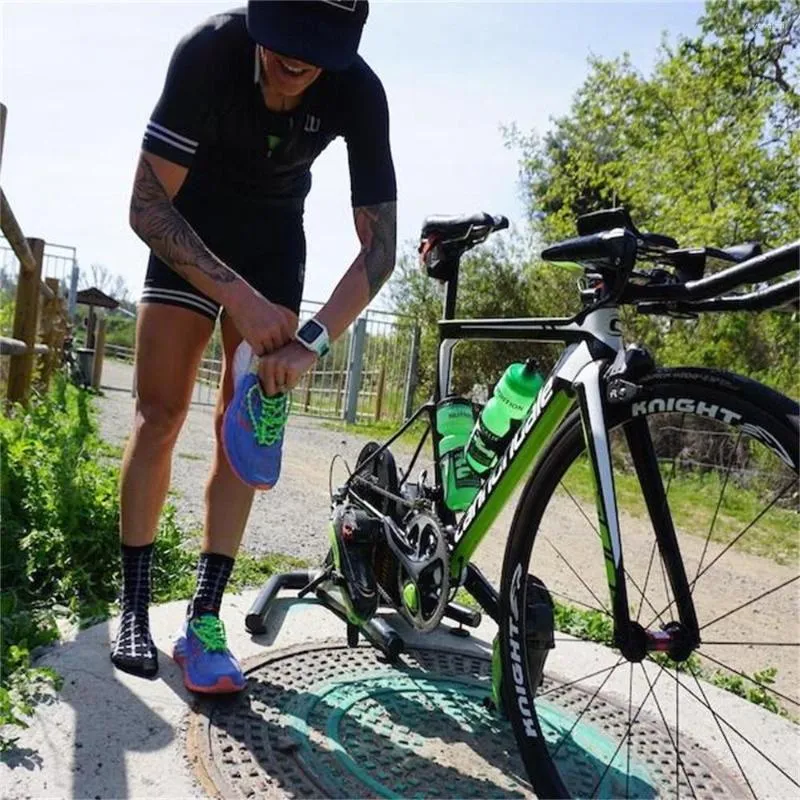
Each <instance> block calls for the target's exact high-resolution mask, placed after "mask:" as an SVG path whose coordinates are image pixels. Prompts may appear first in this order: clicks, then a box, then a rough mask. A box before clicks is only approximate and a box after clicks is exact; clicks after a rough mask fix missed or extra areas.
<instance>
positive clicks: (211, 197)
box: [142, 9, 396, 319]
mask: <svg viewBox="0 0 800 800" xmlns="http://www.w3.org/2000/svg"><path fill="white" fill-rule="evenodd" d="M337 136H343V137H344V139H345V142H346V144H347V152H348V162H349V167H350V188H351V199H352V204H353V207H359V206H371V205H376V204H378V203H385V202H390V201H394V200H395V199H396V183H395V175H394V166H393V164H392V157H391V151H390V147H389V113H388V108H387V104H386V95H385V93H384V90H383V86H382V84H381V82H380V80H379V79H378V77H377V75H375V73H374V72H373V71H372V70H371V69H370V68H369V66H368V65H367V64H366V62H365V61H364V60H363V59H362V58H360V57H358V58H356V61H355V63H354V64H353V65H352V66H351V67H350V68H349V69H347V70H345V71H343V72H323V73H322V74H321V75H320V76H319V78H317V80H316V81H315V82H314V83H313V84H311V86H310V87H309V88H308V89H307V90H306V91H305V92H304V94H303V97H302V101H301V103H300V105H299V106H298V107H297V108H295V109H294V110H292V111H290V112H285V113H277V112H273V111H270V110H269V109H268V108H267V107H266V104H265V103H264V99H263V95H262V91H261V73H260V59H259V58H258V53H257V49H256V45H255V43H254V42H253V41H252V39H250V37H249V35H248V33H247V30H246V27H245V14H244V9H239V10H235V11H231V12H229V13H226V14H220V15H216V16H214V17H211V18H210V19H209V20H207V21H206V22H205V23H203V24H202V25H200V26H199V27H198V28H197V29H195V30H194V31H192V32H191V33H190V34H189V35H188V36H186V37H185V38H184V39H183V40H182V41H181V42H180V43H179V44H178V47H177V48H176V50H175V52H174V54H173V56H172V61H171V62H170V65H169V70H168V72H167V79H166V83H165V86H164V90H163V92H162V94H161V97H160V99H159V101H158V104H157V105H156V107H155V110H154V111H153V115H152V117H151V119H150V122H149V123H148V125H147V129H146V131H145V136H144V143H143V145H142V146H143V149H144V150H145V151H146V152H148V153H152V154H154V155H157V156H161V157H163V158H165V159H167V160H169V161H172V162H174V163H176V164H180V165H182V166H184V167H187V168H188V170H189V172H188V174H187V176H186V180H185V181H184V183H183V185H182V186H181V189H180V191H179V192H178V194H177V195H176V196H175V198H174V200H173V202H174V205H175V207H176V209H177V210H178V211H179V212H180V213H181V214H182V215H183V216H184V217H185V219H186V220H187V221H188V222H189V223H190V224H191V225H192V227H193V228H194V229H195V230H196V231H197V233H198V234H199V236H200V237H201V238H202V240H203V242H204V243H205V244H206V246H207V247H208V248H209V249H210V250H211V251H212V252H213V253H214V254H215V255H216V256H217V257H218V258H220V259H222V261H223V262H224V263H225V264H227V265H228V266H229V267H230V268H231V269H233V270H234V271H235V272H236V273H237V274H239V275H240V276H241V277H242V278H244V279H245V280H246V281H247V282H248V283H249V284H250V285H251V286H253V287H254V288H255V289H256V290H258V291H259V292H261V294H263V295H264V296H265V297H266V298H267V299H269V300H271V301H272V302H275V303H280V304H281V305H283V306H286V307H287V308H290V309H291V310H293V311H294V312H295V313H296V312H297V311H298V310H299V308H300V300H301V298H302V292H303V279H304V273H305V249H306V247H305V234H304V231H303V206H304V202H305V198H306V196H307V194H308V192H309V190H310V188H311V164H312V163H313V161H314V159H316V157H317V156H318V155H319V154H320V153H321V152H322V151H323V150H324V149H325V147H327V145H328V144H329V143H330V142H331V141H333V139H335V138H336V137H337ZM142 302H145V303H166V304H169V305H178V306H182V307H184V308H187V309H191V310H193V311H196V312H198V313H200V314H205V315H206V316H208V317H210V318H211V319H215V318H216V316H217V314H218V312H219V305H218V304H217V303H216V302H215V301H214V300H212V299H211V298H210V297H208V296H207V295H205V294H203V293H202V292H200V291H199V290H198V289H196V288H195V287H194V286H192V284H190V283H189V282H188V281H186V280H184V279H183V278H182V277H181V276H180V275H178V273H177V272H175V271H173V270H172V269H170V268H169V267H168V266H167V265H166V264H165V263H163V262H162V261H161V260H160V259H158V258H157V257H156V256H155V254H151V255H150V261H149V263H148V268H147V276H146V278H145V287H144V291H143V293H142Z"/></svg>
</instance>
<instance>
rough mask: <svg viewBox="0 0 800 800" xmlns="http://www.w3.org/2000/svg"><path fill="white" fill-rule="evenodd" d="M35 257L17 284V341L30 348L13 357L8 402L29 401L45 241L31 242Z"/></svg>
mask: <svg viewBox="0 0 800 800" xmlns="http://www.w3.org/2000/svg"><path fill="white" fill-rule="evenodd" d="M27 242H28V247H29V248H30V251H31V253H32V254H33V269H32V270H30V271H26V270H24V269H20V271H19V279H18V283H17V299H16V306H15V308H14V334H13V336H14V338H15V339H21V340H22V341H23V342H25V344H27V345H28V352H27V353H25V354H24V355H19V356H11V364H10V365H9V370H8V402H9V403H17V402H20V403H23V404H26V403H27V402H28V397H29V396H30V390H31V375H32V373H33V359H34V352H33V346H34V344H36V333H37V331H38V329H39V295H40V293H41V289H40V283H41V278H42V260H43V259H44V239H28V240H27Z"/></svg>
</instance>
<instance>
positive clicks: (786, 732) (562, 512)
mask: <svg viewBox="0 0 800 800" xmlns="http://www.w3.org/2000/svg"><path fill="white" fill-rule="evenodd" d="M670 376H671V373H670V372H669V371H664V372H663V373H662V375H661V380H660V381H658V382H657V383H656V382H654V383H653V385H652V386H650V387H649V388H648V391H647V394H646V396H645V400H642V401H640V403H639V405H638V406H637V405H636V403H635V402H634V404H632V405H631V406H628V407H625V408H620V407H617V408H616V409H615V408H614V407H612V408H611V410H610V412H609V417H610V418H609V422H610V427H611V428H612V434H611V447H612V463H613V468H614V479H615V485H616V495H617V502H618V506H619V511H620V528H621V535H622V548H623V559H624V566H625V575H626V581H627V592H628V601H629V611H630V619H631V620H635V621H638V622H639V624H641V625H642V626H644V627H645V628H647V629H649V630H654V631H659V630H661V629H663V628H664V627H665V626H666V625H667V624H669V623H673V624H674V623H675V622H679V619H678V613H677V609H676V604H675V598H674V597H673V596H672V591H671V586H670V582H669V577H668V571H667V570H666V569H665V566H664V561H663V559H662V556H661V552H660V550H659V547H658V545H657V543H656V541H655V536H654V533H653V526H652V523H651V521H650V518H649V515H648V512H647V509H646V506H645V503H644V499H643V496H642V491H641V488H640V486H639V485H638V481H637V479H636V475H635V472H634V470H633V465H632V458H631V455H630V451H629V450H628V447H627V444H626V439H625V436H624V427H623V426H624V424H625V423H626V422H627V421H628V420H630V419H632V418H633V417H634V416H637V417H640V418H644V419H645V420H646V424H647V427H648V430H649V432H650V436H651V438H652V440H653V444H654V447H655V450H656V455H657V458H658V462H659V468H660V474H661V479H662V484H663V486H664V490H665V493H666V496H667V502H668V504H669V509H670V513H671V514H672V518H673V521H674V524H675V529H676V534H677V539H678V545H679V548H680V551H681V556H682V560H683V564H684V568H685V571H686V573H687V579H688V581H689V586H690V591H691V596H692V600H693V602H694V605H695V610H696V613H697V618H698V623H699V627H700V636H701V644H700V645H699V647H698V648H696V649H695V651H694V652H692V653H691V655H690V656H689V657H688V659H686V660H683V661H681V662H680V663H677V662H675V661H672V660H671V659H670V658H669V657H668V656H667V655H666V654H664V653H653V652H651V653H650V654H648V656H647V657H646V658H645V660H644V661H642V662H641V663H631V662H629V661H628V660H627V659H625V658H624V657H622V655H621V654H620V653H619V651H618V650H616V649H615V648H614V647H613V645H612V642H613V639H612V634H613V620H612V619H611V617H610V615H609V613H608V611H609V609H610V603H609V597H608V585H607V575H606V571H605V565H604V562H603V558H602V548H601V543H600V540H599V533H598V527H597V522H596V520H597V514H596V508H595V504H594V497H593V492H592V485H591V477H590V466H589V464H588V462H587V460H586V457H585V455H584V450H583V440H582V434H581V432H580V428H579V425H578V424H577V422H576V423H575V426H574V427H573V428H572V429H571V430H570V431H569V432H566V433H565V434H563V435H562V436H561V437H560V438H559V439H558V440H557V441H556V442H555V443H554V445H553V447H552V448H551V450H550V451H549V452H548V454H546V456H545V459H546V460H545V462H543V464H542V467H541V468H540V470H539V471H538V472H537V475H535V476H534V478H533V480H532V482H531V483H530V484H529V487H528V490H527V491H526V493H525V494H524V495H523V498H522V500H521V502H520V508H519V509H518V512H517V518H516V520H515V524H514V528H513V530H512V538H511V540H510V542H509V548H508V550H507V554H506V564H505V566H504V589H505V591H506V593H507V592H508V591H509V586H510V585H511V581H510V576H511V574H512V573H513V565H514V564H515V563H516V564H518V565H521V566H522V574H526V573H527V574H531V575H536V577H537V578H539V579H540V580H542V581H543V582H544V584H545V585H546V586H547V588H548V590H549V591H550V593H551V595H552V597H553V600H554V602H555V607H556V611H555V622H556V632H555V634H554V638H555V645H556V647H555V649H554V650H553V651H551V653H550V655H549V658H548V661H547V665H546V668H545V671H546V674H548V675H550V676H553V677H556V678H557V679H558V680H567V681H568V682H569V683H571V684H573V685H575V686H579V687H581V689H582V690H583V692H584V694H583V699H584V700H583V703H582V704H580V703H578V704H576V706H575V708H574V711H575V722H574V729H573V730H572V731H570V730H567V731H566V732H563V731H562V732H561V733H560V734H559V735H558V736H555V735H553V734H552V732H548V731H547V730H546V725H544V724H542V722H541V714H539V723H540V726H539V733H540V735H539V737H538V738H537V739H536V740H535V741H534V740H530V739H529V740H527V741H525V738H524V735H523V736H522V737H521V736H520V732H522V733H523V734H524V725H522V724H521V722H524V721H523V720H519V719H518V720H517V725H516V728H517V738H518V741H519V740H520V739H521V738H522V739H523V742H524V743H525V746H524V747H523V748H522V749H523V751H524V750H525V749H526V748H527V750H528V758H526V764H527V766H528V770H529V773H531V771H532V768H533V769H534V770H535V767H534V765H536V768H538V771H539V772H540V774H541V775H544V776H549V778H541V783H540V784H539V785H537V787H536V788H537V791H539V792H540V793H542V794H553V795H557V794H564V795H567V796H569V795H574V794H575V788H574V787H573V788H571V787H570V785H569V784H570V780H571V778H570V776H569V774H568V771H567V770H565V768H564V766H563V765H561V764H559V763H558V762H559V758H560V757H561V754H562V753H563V751H564V748H567V747H570V746H574V739H575V731H578V730H581V728H582V726H584V725H585V724H587V723H586V721H587V720H590V719H591V717H592V714H593V711H594V706H595V705H596V704H597V703H599V702H602V701H603V700H604V699H607V700H609V701H613V702H614V703H615V704H616V705H617V706H618V707H624V709H625V712H626V713H625V719H624V720H622V721H621V723H620V726H619V728H618V730H617V746H616V747H615V752H613V753H610V754H609V753H606V758H607V764H606V765H605V768H604V770H601V771H600V773H599V775H598V777H597V780H596V781H595V785H594V786H593V787H592V791H591V792H590V793H588V795H587V793H586V790H585V788H584V787H581V789H580V790H578V791H579V792H580V795H581V796H608V787H607V776H608V775H609V774H611V773H614V774H617V778H619V774H620V773H622V774H623V775H625V778H626V780H624V781H623V782H622V783H621V784H620V782H619V780H618V779H617V780H616V782H615V784H614V786H615V792H616V793H617V794H620V795H621V796H629V797H635V796H641V791H642V787H643V784H642V782H641V779H642V776H641V775H639V776H638V780H637V781H634V780H633V777H634V776H632V775H631V774H630V773H629V772H626V770H627V764H628V762H629V760H630V758H631V755H630V754H631V753H633V754H637V753H638V752H639V751H640V748H642V747H644V745H643V743H642V742H643V737H644V730H645V729H646V728H647V726H653V725H654V726H656V727H658V729H659V730H660V731H661V733H662V734H663V735H665V736H667V737H668V738H669V740H670V741H671V743H672V750H673V752H672V757H671V759H670V760H669V761H670V763H669V764H661V765H660V767H661V769H662V771H663V770H666V772H667V773H668V775H669V776H670V778H671V789H670V790H669V791H667V790H666V789H665V788H664V784H663V782H662V783H659V784H658V786H659V787H660V788H659V790H658V792H657V794H658V795H664V794H671V795H672V796H676V795H677V796H680V795H682V796H686V797H701V796H704V795H705V794H706V792H705V787H706V784H707V781H704V779H703V777H702V775H699V774H697V772H696V771H694V770H693V769H692V768H691V766H690V762H691V757H692V752H691V747H695V746H699V747H701V748H703V749H704V751H706V754H707V755H708V756H709V757H710V758H712V759H713V760H714V761H715V763H718V764H719V765H720V766H721V767H722V768H723V769H724V770H725V772H726V774H729V775H731V776H732V780H734V781H735V784H736V790H735V791H734V793H735V794H737V795H741V796H751V797H764V796H794V795H797V794H799V793H800V765H799V764H798V756H797V753H798V752H800V727H798V724H797V721H798V719H800V693H799V692H798V689H797V687H798V686H799V685H800V622H798V617H797V613H796V609H797V605H798V599H799V598H800V594H799V592H800V581H798V578H799V577H800V570H799V569H798V538H800V537H798V536H797V532H798V520H799V519H800V514H799V513H798V483H797V430H796V427H792V424H793V423H792V421H791V419H789V418H787V417H785V416H784V414H783V413H780V412H781V411H783V410H784V406H781V407H780V408H778V407H776V405H775V404H774V403H771V402H766V401H768V400H770V398H771V395H769V396H767V397H766V400H765V398H764V397H759V396H758V395H757V394H756V395H753V394H752V393H751V392H750V391H749V390H748V387H747V386H745V387H743V388H742V390H741V391H739V392H732V393H730V394H721V393H720V392H719V391H718V390H717V388H716V387H712V386H710V385H704V384H703V382H702V380H701V381H693V382H689V381H685V380H681V379H680V378H679V377H678V378H673V380H672V383H671V382H670ZM773 410H774V411H775V412H776V413H775V415H774V416H773V414H771V413H770V412H771V411H773ZM794 425H795V426H796V422H795V423H794ZM525 585H526V582H525V581H524V580H522V581H521V583H520V586H521V588H520V595H524V586H525ZM516 600H517V603H518V604H519V605H521V606H523V607H524V601H523V600H522V597H521V596H520V597H517V598H516ZM513 602H514V601H513V600H512V603H513ZM504 609H505V613H506V614H508V613H510V611H509V604H508V600H507V599H506V603H505V605H504ZM501 624H502V623H501ZM506 646H507V645H506ZM509 678H510V680H511V682H513V681H514V676H513V674H509ZM515 688H516V689H517V691H519V688H518V687H515ZM546 700H547V697H546V694H545V693H544V692H542V691H540V692H539V696H538V698H537V700H536V702H535V703H534V707H535V708H536V709H537V710H538V708H539V707H541V706H542V704H543V703H546ZM579 706H581V707H579ZM516 708H517V706H515V705H514V704H513V703H512V708H511V713H512V717H513V716H514V714H517V716H518V717H519V716H520V714H519V713H517V711H516ZM544 740H546V744H543V741H544ZM689 742H692V744H691V745H690V744H689ZM523 757H525V755H524V753H523ZM531 778H532V780H533V781H534V783H536V779H535V778H534V775H533V774H531ZM548 781H549V782H548ZM652 785H656V784H655V783H654V784H652ZM620 787H621V788H620ZM649 796H654V795H652V794H650V795H649Z"/></svg>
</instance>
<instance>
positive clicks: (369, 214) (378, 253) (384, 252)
mask: <svg viewBox="0 0 800 800" xmlns="http://www.w3.org/2000/svg"><path fill="white" fill-rule="evenodd" d="M353 215H354V217H355V222H356V231H357V232H358V238H359V239H360V240H361V253H360V254H359V257H358V259H357V261H356V263H357V264H359V265H360V268H361V269H363V270H364V273H365V274H366V276H367V284H368V286H369V299H370V300H372V298H373V297H375V295H376V294H377V293H378V290H379V289H380V288H381V286H383V284H384V283H385V282H386V279H387V278H388V277H389V276H390V275H391V274H392V270H393V269H394V261H395V255H396V252H395V251H396V246H397V242H396V240H397V204H396V203H394V202H392V203H379V204H378V205H376V206H360V207H359V208H356V209H354V210H353Z"/></svg>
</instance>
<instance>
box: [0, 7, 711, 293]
mask: <svg viewBox="0 0 800 800" xmlns="http://www.w3.org/2000/svg"><path fill="white" fill-rule="evenodd" d="M234 6H235V4H231V3H227V2H203V3H198V2H188V1H187V2H169V3H167V2H141V1H140V2H105V3H73V2H51V3H43V2H35V1H34V0H24V2H3V0H0V15H1V16H0V54H1V55H0V97H1V98H2V102H3V103H4V104H5V105H6V106H7V107H8V122H7V126H6V138H5V147H4V153H3V163H2V174H1V175H0V181H1V182H2V186H3V189H4V191H5V193H6V196H7V197H8V199H9V201H10V204H11V207H12V209H13V211H14V213H15V215H16V217H17V220H18V221H19V223H20V225H21V227H22V230H23V232H24V233H25V235H26V236H31V237H39V238H43V239H45V240H46V241H48V242H56V243H59V244H63V245H72V246H74V247H76V248H77V257H78V262H79V264H80V265H81V266H82V267H85V268H88V267H89V265H90V264H92V263H101V264H104V265H105V266H106V267H107V268H108V269H109V270H111V272H113V273H116V274H119V275H121V276H122V277H123V278H124V280H125V282H126V284H127V285H128V287H129V289H130V291H131V294H132V296H134V297H137V296H138V294H139V292H140V291H141V286H142V282H143V280H144V273H145V268H146V263H147V249H146V247H145V245H144V244H143V243H142V242H141V241H139V239H138V238H137V237H136V235H135V234H134V233H133V232H132V231H131V230H130V228H129V227H128V204H129V200H130V191H131V185H132V180H133V173H134V169H135V165H136V160H137V158H138V155H139V147H140V144H141V139H142V134H143V131H144V126H145V124H146V123H147V121H148V119H149V117H150V113H151V111H152V109H153V107H154V105H155V103H156V100H157V99H158V96H159V94H160V92H161V87H162V85H163V81H164V76H165V73H166V67H167V64H168V62H169V58H170V56H171V54H172V50H173V48H174V47H175V45H176V43H177V42H178V40H179V39H180V38H181V37H182V36H183V35H184V34H185V33H187V32H188V31H189V30H191V29H192V28H193V27H194V26H195V25H197V24H198V23H199V22H201V21H202V20H203V19H205V18H206V17H208V16H210V15H212V14H214V13H217V12H219V11H224V10H227V9H229V8H232V7H234ZM701 14H702V3H696V2H661V3H650V2H617V3H598V2H580V3H579V2H554V3H539V2H518V3H500V2H483V3H477V2H432V1H430V0H418V2H410V1H409V0H384V2H380V1H379V0H372V3H371V10H370V16H369V21H368V23H367V26H366V29H365V31H364V35H363V38H362V44H361V49H360V53H361V55H363V56H364V58H365V59H366V60H367V62H368V63H369V64H370V65H371V66H372V68H373V69H374V70H375V71H376V72H377V74H378V75H379V76H380V78H381V80H382V81H383V84H384V87H385V89H386V93H387V96H388V99H389V109H390V126H391V134H390V135H391V145H392V151H393V157H394V162H395V169H396V172H397V180H398V241H399V242H400V244H401V246H403V247H410V246H412V245H413V243H415V242H416V241H417V240H418V237H419V230H420V225H421V222H422V220H423V219H424V217H426V216H428V215H430V214H460V213H472V212H476V211H488V212H490V213H495V214H505V215H506V216H508V217H509V218H510V219H511V220H512V222H515V223H517V224H519V225H521V224H522V221H523V219H524V208H523V205H522V202H521V199H520V193H519V185H518V175H517V163H518V157H519V156H518V153H516V152H514V151H512V150H509V149H508V148H506V147H505V145H504V138H503V135H502V132H501V126H502V125H509V124H511V123H516V125H517V126H518V127H519V128H520V129H521V130H522V131H525V132H527V131H530V130H533V129H535V130H536V131H538V132H539V133H544V132H545V131H547V129H548V128H549V126H550V124H551V123H550V121H551V120H552V118H554V117H558V116H560V115H563V114H564V113H566V112H567V111H568V109H569V105H570V101H571V98H572V96H573V94H574V92H575V91H576V90H577V89H578V87H579V86H580V85H581V83H582V82H583V80H584V79H585V77H586V75H587V72H588V66H587V58H588V57H589V56H590V55H592V54H593V55H596V56H603V57H617V56H620V55H622V53H623V52H625V51H627V52H628V53H629V54H630V56H631V59H632V61H633V63H634V64H635V65H636V66H637V67H638V68H640V69H641V70H643V71H647V70H649V69H650V67H651V65H652V63H653V61H654V59H655V57H656V51H657V48H658V46H659V43H660V41H661V38H662V34H663V32H666V33H667V34H668V35H669V36H670V38H672V39H674V38H675V36H677V35H679V34H686V35H692V34H693V33H695V32H696V31H697V27H696V22H697V19H698V18H699V17H700V15H701ZM312 175H313V188H312V190H311V194H310V196H309V198H308V200H307V203H306V213H305V226H306V237H307V240H308V256H307V264H306V288H305V297H306V298H307V299H311V300H322V301H324V300H326V299H327V298H328V296H329V295H330V292H331V291H332V290H333V288H334V286H335V285H336V283H337V281H338V280H339V278H340V277H341V276H342V274H343V273H344V272H345V270H346V269H347V267H348V266H349V265H350V264H351V262H352V260H353V258H354V257H355V255H356V254H357V252H358V240H357V238H356V236H355V232H354V228H353V221H352V211H351V209H350V187H349V174H348V170H347V158H346V150H345V147H344V143H343V142H342V140H337V141H336V142H334V143H333V144H332V145H330V146H329V147H328V149H327V150H326V151H325V152H324V153H323V154H322V155H321V156H320V157H319V159H318V160H317V161H316V162H315V164H314V167H313V170H312ZM384 302H385V298H381V297H380V296H379V298H378V300H377V303H378V305H381V304H383V303H384Z"/></svg>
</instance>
